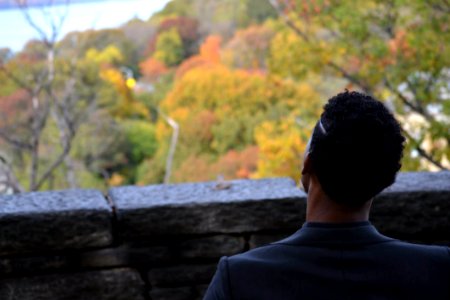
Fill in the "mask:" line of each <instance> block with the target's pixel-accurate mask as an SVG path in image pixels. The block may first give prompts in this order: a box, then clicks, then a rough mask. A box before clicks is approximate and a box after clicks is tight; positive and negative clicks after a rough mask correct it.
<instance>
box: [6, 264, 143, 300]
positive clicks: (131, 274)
mask: <svg viewBox="0 0 450 300" xmlns="http://www.w3.org/2000/svg"><path fill="white" fill-rule="evenodd" d="M144 293H145V290H144V284H143V282H142V280H141V278H140V276H139V274H138V273H137V272H136V271H134V270H131V269H125V268H123V269H114V270H106V271H92V272H83V273H75V274H54V275H46V276H36V277H24V278H11V279H4V280H0V299H8V300H48V299H55V300H56V299H64V300H79V299H102V300H130V299H133V300H144V299H145V298H144Z"/></svg>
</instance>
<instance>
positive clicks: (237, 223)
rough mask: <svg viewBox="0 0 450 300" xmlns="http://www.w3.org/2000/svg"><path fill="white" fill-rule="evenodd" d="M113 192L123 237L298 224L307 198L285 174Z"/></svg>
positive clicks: (268, 227)
mask: <svg viewBox="0 0 450 300" xmlns="http://www.w3.org/2000/svg"><path fill="white" fill-rule="evenodd" d="M109 195H110V198H111V199H112V201H113V202H114V204H115V206H116V212H117V217H118V223H119V230H120V236H121V237H122V238H123V239H125V240H139V239H140V238H142V237H148V236H155V235H173V234H207V233H241V232H248V231H260V230H270V229H273V228H279V229H283V228H285V229H286V228H287V229H290V228H298V227H299V226H300V225H301V224H302V222H303V219H304V215H305V199H306V195H305V193H304V192H302V191H301V190H300V189H298V188H297V187H296V185H295V182H294V181H293V180H291V179H287V178H278V179H261V180H234V181H229V182H225V183H221V184H218V183H216V182H205V183H183V184H169V185H151V186H146V187H132V186H128V187H118V188H113V189H111V190H110V191H109Z"/></svg>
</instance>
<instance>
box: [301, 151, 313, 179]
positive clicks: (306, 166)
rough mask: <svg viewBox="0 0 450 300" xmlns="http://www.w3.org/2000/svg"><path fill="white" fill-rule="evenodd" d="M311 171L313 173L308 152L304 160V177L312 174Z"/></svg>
mask: <svg viewBox="0 0 450 300" xmlns="http://www.w3.org/2000/svg"><path fill="white" fill-rule="evenodd" d="M311 171H312V166H311V157H310V155H309V152H308V153H306V155H305V158H304V160H303V167H302V175H305V174H310V173H311Z"/></svg>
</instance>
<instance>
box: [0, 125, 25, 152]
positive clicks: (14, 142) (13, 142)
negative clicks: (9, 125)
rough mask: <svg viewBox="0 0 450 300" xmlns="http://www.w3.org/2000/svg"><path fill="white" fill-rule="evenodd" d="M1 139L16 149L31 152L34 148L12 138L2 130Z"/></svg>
mask: <svg viewBox="0 0 450 300" xmlns="http://www.w3.org/2000/svg"><path fill="white" fill-rule="evenodd" d="M0 138H2V139H3V140H5V141H6V142H7V143H9V144H11V145H13V146H14V147H16V148H20V149H26V150H31V149H32V146H31V145H30V144H28V143H26V142H22V141H20V140H18V139H16V138H13V137H11V136H10V135H9V134H8V133H6V132H5V131H3V130H2V129H0Z"/></svg>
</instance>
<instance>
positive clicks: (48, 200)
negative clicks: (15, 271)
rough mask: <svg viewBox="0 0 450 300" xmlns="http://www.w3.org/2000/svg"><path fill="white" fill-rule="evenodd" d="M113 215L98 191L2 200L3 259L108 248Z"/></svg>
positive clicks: (0, 245) (26, 195)
mask: <svg viewBox="0 0 450 300" xmlns="http://www.w3.org/2000/svg"><path fill="white" fill-rule="evenodd" d="M111 219H112V211H111V208H110V207H109V205H108V204H107V202H106V199H105V198H104V197H103V195H102V194H101V193H100V192H99V191H95V190H66V191H53V192H33V193H24V194H19V195H10V196H1V197H0V236H1V237H2V238H1V239H0V255H2V254H11V253H24V252H31V251H32V252H39V251H49V250H50V251H52V250H61V249H74V248H76V249H79V248H90V247H101V246H107V245H109V244H111V242H112V230H111Z"/></svg>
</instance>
